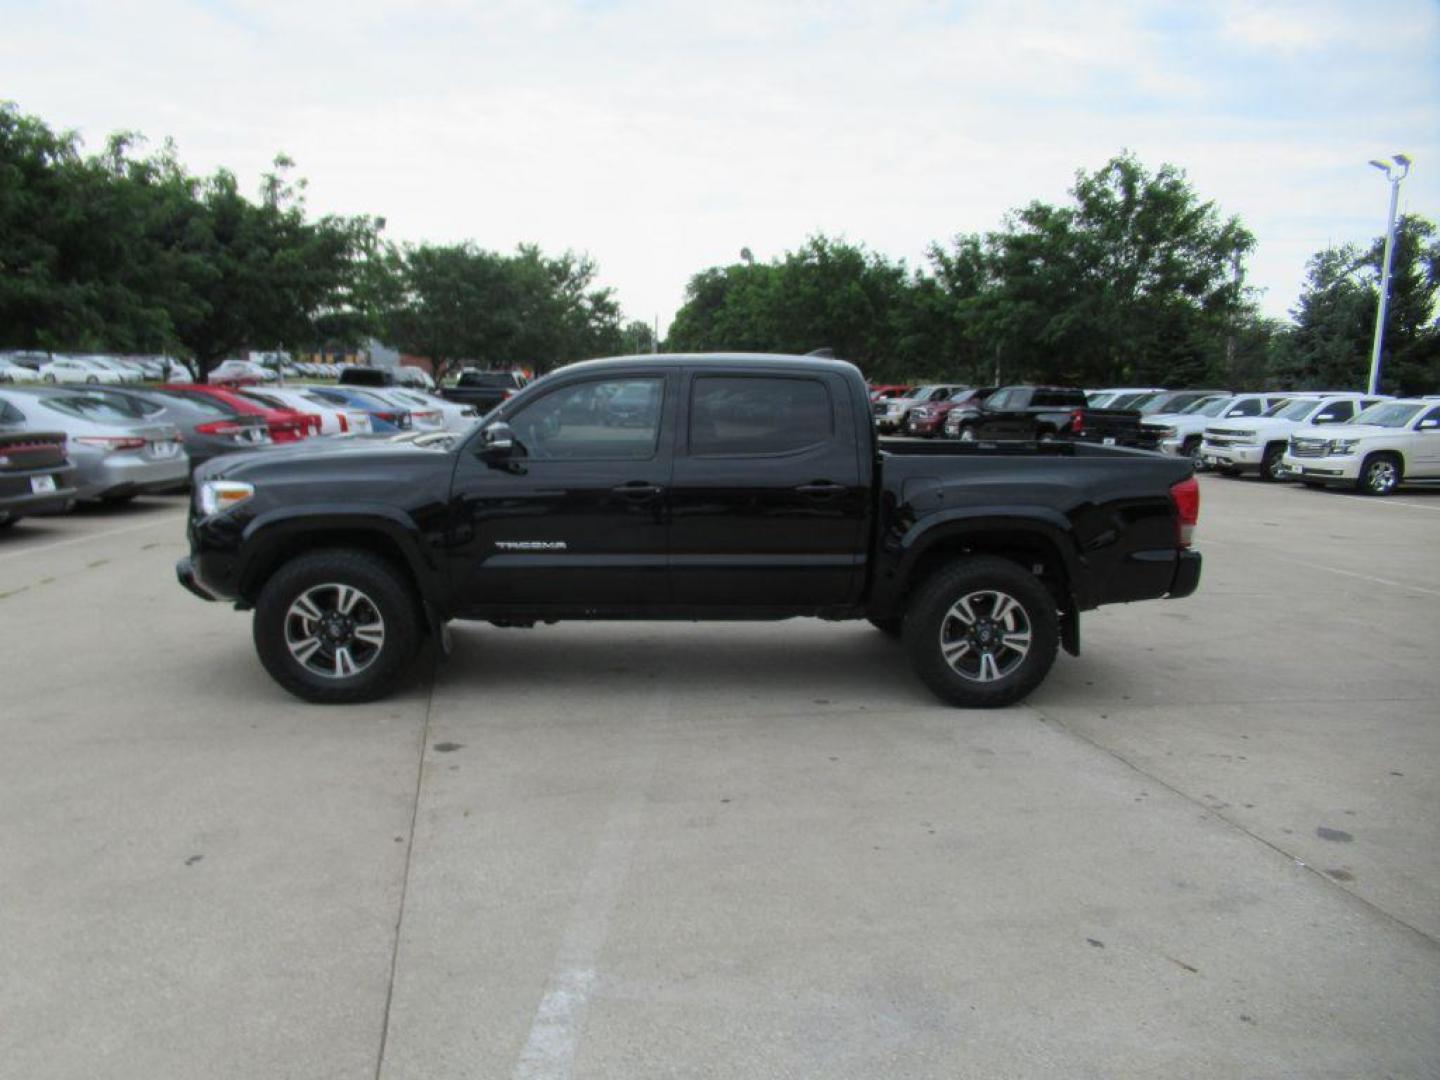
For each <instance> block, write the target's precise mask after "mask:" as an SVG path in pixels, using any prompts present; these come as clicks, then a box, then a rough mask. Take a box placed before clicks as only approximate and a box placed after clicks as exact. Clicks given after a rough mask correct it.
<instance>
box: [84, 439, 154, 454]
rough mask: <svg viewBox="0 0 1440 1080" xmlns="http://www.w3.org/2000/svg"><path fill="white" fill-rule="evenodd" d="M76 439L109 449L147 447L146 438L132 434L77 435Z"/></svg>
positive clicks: (138, 448)
mask: <svg viewBox="0 0 1440 1080" xmlns="http://www.w3.org/2000/svg"><path fill="white" fill-rule="evenodd" d="M75 441H76V442H78V443H84V444H85V445H86V446H98V447H100V448H101V449H102V450H107V451H114V450H143V449H145V440H144V439H141V438H137V437H135V436H132V435H77V436H75Z"/></svg>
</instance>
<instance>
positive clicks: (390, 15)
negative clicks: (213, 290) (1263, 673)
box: [0, 0, 1440, 333]
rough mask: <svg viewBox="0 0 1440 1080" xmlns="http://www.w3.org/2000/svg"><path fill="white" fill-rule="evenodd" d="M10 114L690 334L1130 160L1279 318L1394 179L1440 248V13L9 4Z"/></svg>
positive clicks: (910, 253) (228, 1)
mask: <svg viewBox="0 0 1440 1080" xmlns="http://www.w3.org/2000/svg"><path fill="white" fill-rule="evenodd" d="M0 100H11V101H14V102H15V103H16V104H17V105H18V106H19V107H20V109H21V110H22V111H24V112H26V113H30V114H33V115H38V116H40V117H41V118H42V119H44V120H45V121H46V122H47V123H49V124H50V125H51V126H52V127H55V128H65V129H74V130H77V131H78V132H80V133H81V135H82V136H83V137H84V139H85V140H86V145H87V146H88V147H90V148H94V149H98V148H99V147H100V146H101V145H102V143H103V140H104V139H105V137H106V136H107V135H108V134H109V133H110V132H112V131H116V130H120V129H125V130H131V131H138V132H141V133H143V134H144V135H145V136H147V137H148V138H149V139H150V140H151V141H152V142H154V143H159V142H160V141H161V140H163V139H164V138H165V137H167V136H168V137H172V138H174V139H175V140H176V142H177V143H178V146H179V152H180V156H181V158H182V160H184V161H185V162H186V164H187V165H188V166H189V167H190V168H191V169H192V170H193V171H195V172H200V173H206V172H210V171H213V170H214V169H216V168H218V167H221V166H224V167H227V168H229V169H231V170H232V171H234V172H235V173H237V174H238V175H239V177H240V178H241V180H242V183H243V184H244V185H245V186H246V187H247V188H248V189H249V190H251V191H255V190H257V188H258V182H259V177H260V175H261V173H262V172H263V171H265V170H266V169H267V167H268V165H269V163H270V161H271V160H272V159H273V158H274V156H275V155H276V154H277V153H280V152H283V153H285V154H288V155H289V156H290V157H292V158H293V159H294V160H295V162H296V166H297V172H298V174H299V175H301V176H304V177H305V178H307V179H308V181H309V188H308V196H307V197H308V205H309V208H310V209H311V211H312V212H314V213H316V214H322V213H343V214H356V213H369V214H378V215H381V216H383V217H384V218H385V219H386V223H387V224H386V233H387V235H388V236H389V237H390V238H391V239H393V240H397V241H409V242H421V241H430V242H437V243H450V242H457V241H461V240H472V241H474V242H475V243H477V244H478V245H480V246H482V247H485V248H490V249H495V250H510V249H512V248H513V247H514V246H515V245H516V244H518V243H522V242H533V243H537V244H539V245H540V246H541V247H542V248H544V249H545V250H547V251H550V252H557V253H558V252H559V251H562V250H565V249H567V248H568V249H573V250H576V251H584V252H588V253H589V254H590V255H591V256H592V257H594V258H595V259H596V260H597V262H598V263H599V266H600V271H601V277H600V280H601V283H602V284H605V285H609V286H611V287H613V288H614V289H615V292H616V296H617V298H618V300H619V301H620V303H621V304H622V306H623V307H624V310H625V313H626V316H627V318H639V319H642V320H645V321H647V322H650V321H653V320H656V319H658V320H659V323H660V326H661V331H662V333H663V331H664V329H665V327H666V326H667V325H668V323H669V321H670V319H671V317H672V316H673V314H674V312H675V310H676V309H677V308H678V307H679V305H680V304H681V303H682V302H683V299H684V289H685V283H686V281H687V280H688V279H689V277H690V276H691V275H692V274H694V273H696V272H698V271H700V270H702V269H704V268H706V267H708V266H714V265H718V264H725V263H731V262H735V261H737V260H738V258H739V252H740V249H741V248H742V247H748V248H749V249H750V250H751V251H752V252H753V253H754V256H755V258H757V259H759V260H761V261H764V260H768V259H771V258H774V257H777V256H780V255H782V254H783V253H784V252H785V251H786V250H789V249H793V248H795V247H797V246H799V245H800V244H801V243H802V242H803V241H804V240H805V238H806V237H807V236H810V235H812V234H814V233H817V232H823V233H826V234H828V235H832V236H842V237H844V238H846V239H848V240H851V241H855V242H860V243H864V244H865V245H867V246H868V247H870V248H872V249H874V250H876V251H878V252H881V253H883V254H885V255H887V256H889V257H891V258H896V259H902V258H903V259H904V260H906V262H907V263H909V264H910V265H912V266H914V265H920V264H922V263H923V261H924V257H925V251H926V249H927V248H928V246H929V245H930V244H931V243H933V242H936V241H940V242H944V241H946V240H947V239H948V238H949V237H951V236H954V235H956V234H959V233H970V232H983V231H986V230H990V229H995V228H998V227H1000V226H1001V225H1002V221H1003V217H1004V215H1005V213H1006V212H1007V211H1008V210H1011V209H1014V208H1016V207H1019V206H1023V205H1024V204H1026V203H1028V202H1030V201H1032V200H1035V199H1040V200H1044V201H1047V202H1052V203H1058V202H1063V201H1065V200H1066V198H1067V194H1066V193H1067V189H1068V188H1069V187H1070V185H1071V184H1072V183H1073V181H1074V176H1075V172H1076V170H1077V169H1082V168H1083V169H1087V170H1094V169H1098V168H1099V167H1100V166H1102V165H1103V164H1104V163H1105V162H1106V161H1107V160H1108V159H1109V158H1111V157H1112V156H1114V155H1115V154H1116V153H1118V152H1120V151H1122V150H1127V149H1128V150H1130V151H1132V152H1134V153H1135V154H1136V155H1137V156H1138V157H1139V158H1140V160H1141V161H1142V162H1143V163H1145V164H1146V165H1147V166H1148V167H1150V168H1152V169H1154V168H1157V167H1158V166H1159V165H1160V164H1162V163H1167V162H1168V163H1170V164H1173V165H1177V166H1179V167H1181V168H1183V169H1184V170H1185V171H1186V173H1187V175H1188V177H1189V179H1190V181H1191V183H1192V185H1193V186H1194V188H1195V189H1196V191H1197V192H1198V193H1199V194H1200V195H1201V197H1202V198H1204V199H1207V200H1212V201H1213V202H1214V203H1215V204H1216V206H1217V207H1218V209H1219V210H1220V211H1221V212H1222V213H1224V214H1226V215H1230V214H1235V215H1238V216H1239V217H1240V218H1241V220H1242V221H1243V222H1244V223H1245V224H1246V225H1247V226H1248V227H1249V228H1250V229H1251V231H1252V232H1254V233H1255V235H1256V238H1257V250H1256V252H1255V253H1254V255H1253V256H1252V257H1251V258H1250V260H1249V261H1248V263H1247V265H1246V281H1247V283H1248V284H1249V285H1251V286H1253V287H1255V288H1256V289H1258V290H1260V302H1261V306H1262V308H1263V309H1264V310H1265V311H1266V312H1267V313H1268V314H1271V315H1274V316H1277V317H1282V316H1284V315H1285V313H1286V312H1287V310H1288V309H1289V308H1290V307H1291V306H1292V305H1293V304H1294V303H1295V300H1296V298H1297V296H1298V295H1299V292H1300V289H1301V286H1302V284H1303V280H1304V273H1305V263H1306V260H1307V259H1308V258H1309V256H1310V255H1311V254H1313V253H1314V252H1315V251H1317V250H1319V249H1321V248H1323V247H1325V246H1326V245H1328V244H1339V243H1344V242H1347V241H1355V242H1361V243H1365V242H1368V241H1369V240H1370V239H1372V238H1373V237H1375V236H1377V235H1379V234H1381V233H1383V231H1384V228H1385V217H1386V210H1387V206H1388V202H1387V200H1388V197H1389V191H1388V187H1387V185H1386V183H1385V180H1384V178H1383V177H1382V176H1381V175H1380V174H1379V173H1378V172H1377V171H1376V170H1374V169H1372V168H1370V167H1369V166H1367V164H1366V162H1367V161H1368V160H1369V159H1371V158H1374V157H1383V156H1388V155H1389V154H1392V153H1394V152H1396V151H1402V152H1405V153H1408V154H1409V155H1410V156H1411V157H1412V158H1413V159H1414V167H1413V171H1412V173H1411V175H1410V177H1409V178H1408V179H1407V180H1406V181H1405V182H1404V184H1403V186H1402V188H1401V199H1400V207H1401V211H1402V212H1404V211H1407V210H1408V211H1410V212H1414V213H1419V214H1423V215H1425V216H1426V217H1429V218H1430V219H1432V220H1440V2H1437V0H1367V2H1365V3H1360V2H1356V0H1341V2H1331V0H1306V2H1304V3H1288V2H1273V3H1267V2H1263V0H1255V2H1249V3H1246V2H1229V0H1209V2H1203V3H1202V2H1181V3H1161V2H1154V3H1139V2H1135V3H1123V2H1117V3H1111V2H1099V0H1095V2H1090V0H1073V2H1069V3H1064V2H1060V3H1048V2H1040V0H1015V2H1005V3H993V2H992V3H982V2H971V3H952V2H932V0H830V2H825V3H821V2H815V0H795V2H789V3H787V2H785V0H768V2H767V0H723V2H720V3H707V2H691V0H669V2H659V0H495V2H491V3H485V2H461V0H348V2H345V3H308V2H305V0H282V2H272V0H206V2H188V3H187V2H180V0H126V2H125V3H115V2H114V0H0Z"/></svg>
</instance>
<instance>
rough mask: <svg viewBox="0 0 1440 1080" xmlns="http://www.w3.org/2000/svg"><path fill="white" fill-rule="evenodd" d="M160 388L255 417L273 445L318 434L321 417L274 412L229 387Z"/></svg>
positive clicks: (173, 385)
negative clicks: (261, 423)
mask: <svg viewBox="0 0 1440 1080" xmlns="http://www.w3.org/2000/svg"><path fill="white" fill-rule="evenodd" d="M160 389H161V390H169V391H172V392H174V393H177V394H190V395H192V396H195V397H204V398H209V399H210V400H211V401H215V402H218V403H219V404H221V405H223V406H225V407H226V408H227V409H229V410H230V411H231V412H235V413H239V414H240V415H242V416H258V417H260V418H261V419H263V420H264V421H265V426H266V427H267V428H269V429H270V438H271V440H272V441H273V442H277V443H287V442H299V441H300V440H301V439H305V438H308V437H309V436H311V435H319V434H320V417H319V416H317V415H315V414H314V413H303V412H299V411H298V410H296V409H276V408H272V407H271V406H269V405H262V404H260V402H258V401H256V400H255V399H254V398H252V397H248V396H246V395H245V394H244V393H243V392H241V391H239V390H236V389H234V388H232V387H226V386H209V385H205V384H201V383H166V384H165V385H163V386H161V387H160Z"/></svg>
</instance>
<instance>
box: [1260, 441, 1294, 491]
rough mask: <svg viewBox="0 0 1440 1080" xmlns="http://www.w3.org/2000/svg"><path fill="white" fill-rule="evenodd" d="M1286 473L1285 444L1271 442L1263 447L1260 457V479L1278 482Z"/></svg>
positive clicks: (1272, 482) (1273, 482)
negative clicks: (1262, 453) (1263, 450)
mask: <svg viewBox="0 0 1440 1080" xmlns="http://www.w3.org/2000/svg"><path fill="white" fill-rule="evenodd" d="M1287 475H1288V474H1287V472H1286V469H1285V444H1284V443H1271V444H1270V445H1269V446H1267V447H1266V448H1265V453H1264V455H1262V456H1261V458H1260V479H1261V480H1264V481H1266V482H1268V483H1271V484H1278V483H1280V482H1282V481H1283V480H1284V479H1285V478H1286V476H1287Z"/></svg>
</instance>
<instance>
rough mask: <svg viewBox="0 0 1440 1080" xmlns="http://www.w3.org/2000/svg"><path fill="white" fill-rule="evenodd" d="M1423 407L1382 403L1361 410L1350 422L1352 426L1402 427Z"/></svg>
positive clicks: (1400, 402)
mask: <svg viewBox="0 0 1440 1080" xmlns="http://www.w3.org/2000/svg"><path fill="white" fill-rule="evenodd" d="M1424 407H1425V406H1424V405H1407V404H1406V403H1405V402H1403V401H1382V402H1379V403H1378V404H1375V405H1371V406H1370V408H1368V409H1365V410H1363V411H1362V412H1361V413H1360V415H1359V416H1357V417H1355V419H1354V420H1351V421H1350V422H1351V423H1352V424H1372V425H1374V426H1375V427H1390V428H1398V427H1404V426H1405V425H1406V424H1408V423H1409V422H1410V421H1411V420H1413V419H1415V414H1416V413H1418V412H1419V411H1420V410H1421V409H1423V408H1424Z"/></svg>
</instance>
